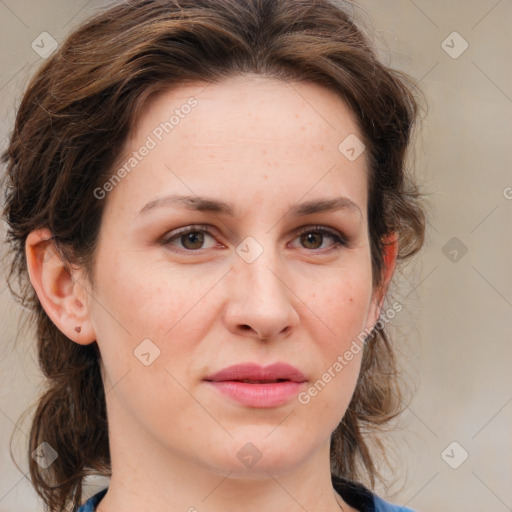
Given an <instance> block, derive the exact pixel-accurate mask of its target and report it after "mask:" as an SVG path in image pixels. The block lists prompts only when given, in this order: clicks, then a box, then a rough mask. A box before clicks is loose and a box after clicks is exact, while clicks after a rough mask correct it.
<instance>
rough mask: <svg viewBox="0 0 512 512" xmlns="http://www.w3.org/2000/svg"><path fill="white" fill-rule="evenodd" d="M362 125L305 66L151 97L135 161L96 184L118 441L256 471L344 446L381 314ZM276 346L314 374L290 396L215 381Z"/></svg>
mask: <svg viewBox="0 0 512 512" xmlns="http://www.w3.org/2000/svg"><path fill="white" fill-rule="evenodd" d="M349 136H350V137H351V138H349V139H347V137H349ZM354 136H355V137H359V139H361V134H360V131H359V129H358V127H357V125H356V123H355V122H354V120H353V118H352V116H351V113H350V112H349V110H348V109H347V107H346V106H345V105H344V103H343V102H342V100H341V99H339V98H338V97H337V96H336V95H334V94H333V93H332V92H330V91H328V90H326V89H323V88H321V87H319V86H316V85H313V84H307V83H301V84H298V83H294V84H288V83H286V82H283V81H278V80H274V79H268V78H261V77H257V76H244V77H237V78H232V79H229V80H226V81H224V82H222V83H220V84H217V85H213V84H212V85H208V86H206V85H205V84H195V85H187V86H182V87H179V88H177V89H174V90H173V91H171V92H166V93H163V94H161V95H160V96H158V97H157V98H156V99H154V100H153V101H152V102H151V103H149V104H148V106H147V107H146V108H145V110H144V112H143V115H142V117H141V118H140V120H139V123H138V125H137V129H136V131H135V132H134V134H133V136H132V138H130V139H129V140H128V141H127V143H126V154H125V155H124V156H123V158H121V159H120V163H119V165H118V166H117V167H116V169H115V170H116V172H117V171H118V170H119V169H122V168H123V166H124V172H123V171H122V170H121V171H119V172H118V173H117V176H118V179H116V180H111V181H110V182H109V183H106V185H105V186H104V187H103V188H102V189H101V190H96V191H95V194H96V195H97V197H99V199H98V200H103V201H106V205H105V211H104V217H103V219H102V225H101V232H100V237H99V245H98V249H97V253H96V260H95V267H94V270H95V281H94V286H93V288H92V292H91V293H92V295H91V298H90V302H89V303H88V307H89V311H90V313H89V315H90V316H89V318H90V321H91V323H92V326H93V329H94V333H95V337H96V340H97V343H98V345H99V348H100V351H101V356H102V360H103V365H104V368H103V371H104V379H105V386H106V392H107V394H106V399H107V410H108V414H109V425H110V429H111V435H112V440H111V443H112V450H113V451H115V450H116V449H119V450H121V448H123V449H126V448H127V447H128V446H131V447H132V450H133V453H135V454H138V455H137V456H140V457H141V458H144V457H146V456H147V454H148V450H153V451H154V453H159V454H164V453H165V454H166V456H169V454H174V456H176V457H178V458H181V459H182V460H183V461H188V462H191V463H193V464H196V465H200V466H202V467H203V468H207V469H210V470H213V471H218V472H224V473H225V472H226V471H233V472H235V473H238V474H240V475H243V474H245V473H244V472H247V471H248V469H249V467H250V468H251V469H250V471H251V472H252V474H254V472H255V471H258V470H261V471H262V472H263V471H265V470H270V469H272V471H273V473H274V474H278V473H279V472H280V471H285V470H287V469H289V468H290V467H293V466H294V465H299V464H301V463H303V462H304V461H306V460H307V459H308V458H310V457H312V455H313V454H314V453H315V452H317V451H318V450H319V449H322V450H325V449H327V450H328V446H329V438H330V435H331V433H332V431H333V430H334V429H335V428H336V426H337V425H338V423H339V422H340V421H341V419H342V417H343V415H344V413H345V410H346V408H347V406H348V404H349V402H350V399H351V397H352V394H353V391H354V389H355V385H356V380H357V377H358V373H359V369H360V361H361V355H362V351H361V350H359V351H357V350H355V349H354V344H353V341H354V340H357V339H358V335H361V333H362V332H364V330H365V329H368V328H371V327H372V326H373V324H374V323H375V321H376V320H377V315H378V308H377V307H376V304H375V301H376V300H377V299H378V297H377V295H373V290H372V274H371V260H370V246H369V239H368V227H367V213H366V210H367V200H368V198H367V169H366V163H367V162H366V155H365V153H364V152H363V153H362V154H361V155H360V156H358V157H357V158H354V157H356V156H357V155H358V153H359V152H360V150H361V149H362V148H361V147H360V146H358V140H357V139H356V138H355V137H354ZM345 139H347V141H346V142H345V143H344V144H342V145H341V149H340V147H339V146H340V144H341V143H343V141H345ZM144 148H145V149H144ZM352 149H353V151H352ZM134 152H135V154H134ZM130 158H131V160H130ZM125 164H126V165H125ZM103 196H104V197H103ZM178 196H186V197H187V198H188V199H186V200H185V199H183V200H178V199H177V197H178ZM173 198H174V199H173ZM333 200H338V202H337V203H336V208H332V209H323V208H321V206H322V204H323V203H324V202H325V204H327V203H328V202H330V201H333ZM325 204H324V206H325ZM301 205H302V206H301ZM305 205H307V206H305ZM315 205H316V207H315ZM185 228H187V229H188V228H190V231H191V232H190V233H189V234H188V235H185V234H183V233H181V230H184V229H185ZM301 231H303V233H302V234H301ZM340 240H341V243H340ZM359 339H360V338H359ZM360 346H361V343H360V342H359V347H360ZM351 347H352V349H351ZM347 351H351V353H352V358H351V359H350V360H347V357H345V356H344V354H345V353H346V352H347ZM341 358H343V361H344V363H343V364H341V363H340V360H341ZM276 362H284V363H288V364H290V365H292V366H294V367H295V368H297V369H298V370H299V371H300V372H302V374H303V375H304V379H305V381H306V382H303V383H302V384H290V383H288V384H287V385H288V387H289V388H290V389H291V390H292V391H291V393H292V394H291V396H288V397H286V396H282V395H279V396H278V398H276V399H275V400H271V399H268V400H265V398H263V399H262V398H260V399H257V398H254V397H253V395H255V394H257V392H256V388H254V390H253V392H252V393H251V390H250V389H249V391H248V392H249V398H248V399H247V400H246V401H244V399H243V398H239V399H237V398H234V397H232V396H229V395H226V394H224V393H223V392H221V391H220V388H221V387H222V385H213V384H212V383H211V382H208V381H207V380H205V379H207V377H209V376H211V375H213V374H215V373H216V372H219V371H220V370H222V369H224V368H226V367H228V366H231V365H234V364H242V363H256V364H258V365H261V366H266V365H270V364H273V363H276ZM336 362H338V363H339V364H336ZM340 365H341V369H340ZM329 369H331V370H330V372H331V378H330V379H329V378H328V377H329V375H328V376H327V377H326V376H325V374H326V372H329ZM319 380H320V381H321V382H323V384H322V385H321V386H319V385H318V383H317V381H319ZM315 383H317V392H316V394H315V392H314V391H313V392H311V393H310V392H309V390H310V389H311V388H312V387H313V386H314V384H315ZM264 385H265V384H259V385H257V386H258V389H260V390H261V389H263V388H262V386H264ZM237 386H238V388H237V389H241V385H240V384H239V385H236V384H235V385H234V387H235V388H236V387H237ZM248 386H255V385H254V384H245V388H244V389H246V388H247V387H248ZM281 387H282V386H281ZM274 388H277V386H276V385H274ZM242 391H243V390H242ZM277 392H278V393H279V391H277ZM251 397H252V398H251ZM279 397H281V398H279ZM249 443H251V444H249ZM324 453H325V452H324ZM247 456H249V458H247ZM251 457H252V459H251ZM258 457H261V458H260V459H259V460H258V461H257V463H256V464H254V467H252V464H253V463H251V462H248V461H249V460H255V458H256V459H257V458H258Z"/></svg>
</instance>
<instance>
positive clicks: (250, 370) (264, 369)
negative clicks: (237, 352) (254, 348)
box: [205, 363, 306, 382]
mask: <svg viewBox="0 0 512 512" xmlns="http://www.w3.org/2000/svg"><path fill="white" fill-rule="evenodd" d="M277 379H285V380H290V381H294V382H305V381H306V378H305V377H304V375H303V374H302V372H301V371H300V370H298V369H297V368H295V367H294V366H291V365H289V364H287V363H274V364H271V365H269V366H260V365H259V364H256V363H244V364H235V365H233V366H228V367H227V368H224V369H223V370H221V371H220V372H217V373H215V374H213V375H210V376H208V377H206V379H205V380H208V381H215V382H219V381H228V380H258V381H271V380H277Z"/></svg>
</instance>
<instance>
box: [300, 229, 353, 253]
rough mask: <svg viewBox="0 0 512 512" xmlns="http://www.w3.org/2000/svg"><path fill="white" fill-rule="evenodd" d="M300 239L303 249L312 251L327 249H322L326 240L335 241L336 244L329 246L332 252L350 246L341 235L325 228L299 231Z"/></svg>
mask: <svg viewBox="0 0 512 512" xmlns="http://www.w3.org/2000/svg"><path fill="white" fill-rule="evenodd" d="M298 238H300V242H301V244H302V246H303V247H305V248H306V249H311V250H317V249H325V246H324V247H322V245H323V242H324V241H325V238H329V239H331V240H333V241H334V243H332V244H330V245H329V246H327V247H328V248H330V249H331V250H336V249H339V248H341V247H346V246H348V242H347V240H346V239H345V238H343V237H342V235H341V234H340V233H337V232H336V231H332V230H330V229H327V228H325V227H323V226H306V227H304V228H302V229H301V230H300V231H299V236H298Z"/></svg>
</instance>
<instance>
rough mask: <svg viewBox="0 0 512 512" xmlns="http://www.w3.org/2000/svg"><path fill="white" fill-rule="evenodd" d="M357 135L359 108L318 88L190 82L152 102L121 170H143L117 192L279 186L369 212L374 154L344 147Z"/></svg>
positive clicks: (248, 190) (238, 196) (272, 82)
mask: <svg viewBox="0 0 512 512" xmlns="http://www.w3.org/2000/svg"><path fill="white" fill-rule="evenodd" d="M354 136H355V137H357V138H358V139H362V136H361V133H360V130H359V128H358V126H357V123H356V121H355V118H354V115H353V114H352V112H351V111H350V109H349V108H348V107H347V105H346V104H345V103H344V102H343V100H342V99H341V98H340V97H339V96H338V95H337V94H335V93H333V92H332V91H330V90H328V89H326V88H324V87H321V86H319V85H317V84H312V83H309V82H294V83H292V82H285V81H282V80H277V79H274V78H266V77H261V76H257V75H243V76H237V77H232V78H229V79H226V80H224V81H222V82H220V83H216V84H211V83H210V84H206V83H199V82H198V83H195V84H187V85H182V86H178V87H175V88H173V89H171V90H168V91H165V92H162V93H160V94H159V95H158V96H156V97H154V98H153V99H152V100H151V101H149V102H148V103H147V104H146V105H145V107H144V109H143V111H142V114H141V116H140V118H139V120H138V123H137V124H136V127H135V130H134V131H133V133H132V134H131V136H130V137H129V139H128V140H127V141H126V145H125V148H124V152H123V155H122V158H120V159H119V162H118V164H117V167H116V168H120V167H121V166H122V165H123V164H126V163H127V162H128V161H129V160H130V158H131V160H132V161H131V164H133V169H130V171H129V172H128V173H125V174H129V176H128V177H127V179H125V180H123V183H121V184H120V185H119V186H116V190H114V195H116V194H121V193H122V192H121V189H126V190H125V192H126V193H128V194H130V195H132V196H133V199H134V201H132V202H131V203H132V204H139V203H140V201H139V200H138V198H139V197H140V198H141V199H142V197H144V198H147V196H148V195H153V196H155V194H156V193H157V192H161V191H163V190H166V191H169V192H170V193H171V192H172V193H174V192H180V193H187V194H191V193H192V194H199V195H208V196H211V195H214V194H215V192H216V191H217V192H218V193H219V195H226V194H228V195H230V196H231V199H232V202H236V201H237V200H243V199H244V198H249V196H251V194H252V195H257V194H260V196H261V197H260V199H261V198H263V195H264V194H266V193H267V192H268V189H269V188H271V189H273V190H274V192H275V194H276V197H277V196H278V195H279V194H283V193H286V194H287V195H289V196H292V199H295V200H298V199H300V196H304V195H305V194H308V193H309V192H308V191H312V193H313V192H318V193H324V195H325V193H328V192H332V191H333V189H335V190H336V191H337V192H339V193H343V192H344V193H345V195H347V196H352V199H353V200H354V201H355V202H356V203H359V205H360V207H361V209H362V210H363V209H364V205H365V202H366V195H365V194H366V161H365V157H366V155H365V154H364V153H363V154H362V155H361V156H360V157H359V158H357V159H356V160H353V161H351V160H349V159H347V158H346V156H344V154H343V153H342V151H341V150H340V144H341V145H343V144H342V143H343V141H344V140H347V137H348V138H350V137H354ZM144 146H146V147H148V148H150V149H149V150H148V149H146V150H144V153H145V155H144V157H143V158H140V157H137V158H138V159H137V161H136V162H135V161H133V159H134V158H135V157H134V156H133V155H134V153H140V152H142V150H143V148H144ZM128 167H129V166H128ZM177 189H179V190H177ZM241 189H243V190H241ZM313 189H314V190H313ZM336 195H338V194H336ZM294 196H297V197H294ZM281 197H282V196H281ZM308 199H313V197H308ZM292 202H293V201H292ZM143 206H144V205H141V207H143Z"/></svg>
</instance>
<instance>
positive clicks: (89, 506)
mask: <svg viewBox="0 0 512 512" xmlns="http://www.w3.org/2000/svg"><path fill="white" fill-rule="evenodd" d="M107 490H108V487H107V488H105V489H102V490H101V491H99V492H97V493H96V494H95V495H94V496H91V497H90V498H89V499H88V500H87V501H86V502H85V503H84V504H83V505H82V506H81V507H79V508H78V510H77V511H76V512H94V511H95V510H96V507H97V506H98V503H99V502H100V501H101V500H102V498H103V496H105V494H107Z"/></svg>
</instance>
